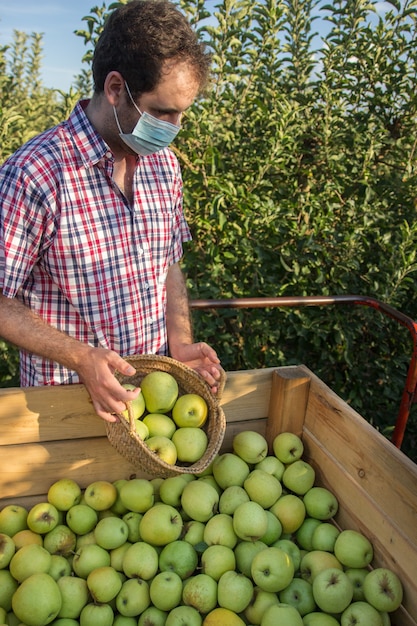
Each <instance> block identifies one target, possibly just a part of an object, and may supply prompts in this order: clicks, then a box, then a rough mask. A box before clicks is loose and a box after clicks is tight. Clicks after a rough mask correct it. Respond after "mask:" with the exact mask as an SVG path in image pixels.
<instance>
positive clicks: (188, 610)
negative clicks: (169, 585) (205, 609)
mask: <svg viewBox="0 0 417 626" xmlns="http://www.w3.org/2000/svg"><path fill="white" fill-rule="evenodd" d="M202 621H203V620H202V617H201V615H200V613H199V612H198V611H197V609H195V608H194V607H193V606H176V607H175V608H174V609H172V610H171V611H170V612H169V613H168V615H167V617H166V621H165V622H163V626H201V624H202ZM138 626H142V625H141V624H140V623H139V624H138ZM143 626H145V624H143ZM149 626H151V625H150V624H149ZM155 626H157V625H156V624H155Z"/></svg>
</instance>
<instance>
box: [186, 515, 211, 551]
mask: <svg viewBox="0 0 417 626" xmlns="http://www.w3.org/2000/svg"><path fill="white" fill-rule="evenodd" d="M205 527H206V525H205V524H204V522H198V521H197V520H194V519H192V520H188V521H186V522H184V525H183V527H182V532H181V539H183V540H184V541H187V543H190V544H191V545H192V546H196V545H197V544H200V543H201V542H202V541H203V536H204V529H205Z"/></svg>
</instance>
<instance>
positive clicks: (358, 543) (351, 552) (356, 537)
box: [334, 529, 374, 568]
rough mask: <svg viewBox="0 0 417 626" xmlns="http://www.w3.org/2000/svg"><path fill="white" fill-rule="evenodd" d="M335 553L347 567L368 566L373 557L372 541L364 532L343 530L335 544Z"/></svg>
mask: <svg viewBox="0 0 417 626" xmlns="http://www.w3.org/2000/svg"><path fill="white" fill-rule="evenodd" d="M334 554H335V556H336V558H337V559H338V560H339V561H340V562H341V564H342V565H344V566H345V567H356V568H357V567H366V566H367V565H369V564H370V562H371V561H372V559H373V556H374V551H373V547H372V544H371V542H370V541H369V539H368V538H367V537H365V535H363V534H362V533H360V532H358V531H356V530H352V529H348V530H342V531H341V532H340V533H339V535H338V537H337V539H336V541H335V544H334Z"/></svg>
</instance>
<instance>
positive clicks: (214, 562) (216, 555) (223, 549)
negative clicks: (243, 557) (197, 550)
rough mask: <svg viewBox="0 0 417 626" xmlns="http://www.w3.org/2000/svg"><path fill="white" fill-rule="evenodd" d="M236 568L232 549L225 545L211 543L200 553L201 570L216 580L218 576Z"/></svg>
mask: <svg viewBox="0 0 417 626" xmlns="http://www.w3.org/2000/svg"><path fill="white" fill-rule="evenodd" d="M235 568H236V557H235V553H234V552H233V550H232V549H231V548H229V547H227V546H223V545H220V544H213V545H212V546H209V547H208V548H206V549H205V550H204V552H203V554H202V555H201V572H202V574H207V575H208V576H211V577H212V578H214V580H216V581H218V580H219V578H220V576H222V574H224V573H225V572H228V571H234V570H235Z"/></svg>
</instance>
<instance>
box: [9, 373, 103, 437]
mask: <svg viewBox="0 0 417 626" xmlns="http://www.w3.org/2000/svg"><path fill="white" fill-rule="evenodd" d="M0 424H1V429H0V445H10V444H20V443H28V442H36V441H59V440H62V439H78V438H83V437H94V436H103V434H104V433H105V429H104V424H103V420H101V419H100V418H99V417H98V416H97V415H96V413H95V411H94V410H93V406H92V404H91V402H90V401H89V395H88V393H87V390H86V389H85V387H84V385H62V386H51V387H28V388H25V389H20V388H11V389H2V390H0Z"/></svg>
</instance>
